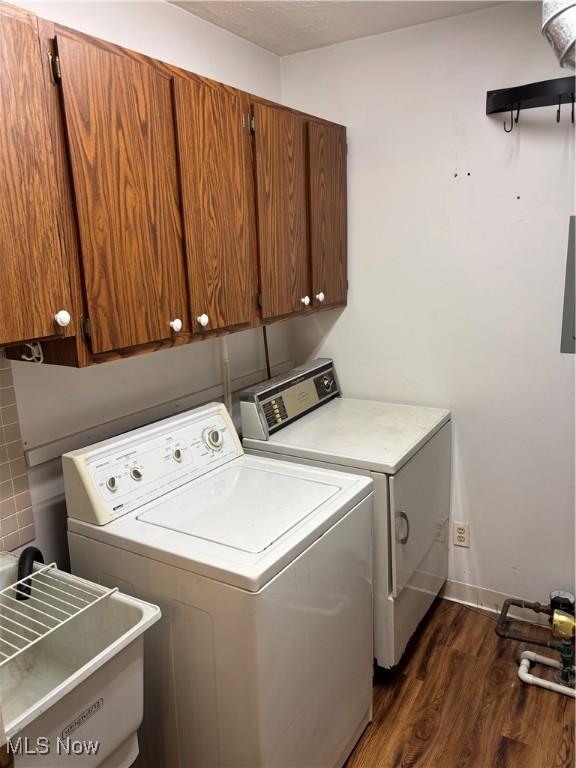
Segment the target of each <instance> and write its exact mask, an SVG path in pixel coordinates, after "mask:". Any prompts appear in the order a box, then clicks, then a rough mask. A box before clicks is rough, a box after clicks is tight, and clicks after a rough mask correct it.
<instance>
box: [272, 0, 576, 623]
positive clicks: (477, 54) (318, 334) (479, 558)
mask: <svg viewBox="0 0 576 768" xmlns="http://www.w3.org/2000/svg"><path fill="white" fill-rule="evenodd" d="M541 26H542V19H541V7H540V5H539V4H538V3H531V2H527V3H522V2H519V3H508V4H504V5H497V6H495V7H491V8H484V9H482V10H478V11H474V12H472V13H467V14H464V15H462V16H454V17H452V18H449V19H442V20H438V21H433V22H431V23H427V24H420V25H419V26H413V27H410V28H406V29H401V30H395V31H392V32H389V33H386V34H382V35H377V34H376V35H372V36H371V37H367V38H364V39H360V40H352V41H349V42H344V43H340V44H337V45H332V46H328V47H325V48H320V49H317V50H313V51H306V52H303V53H297V54H294V55H289V56H284V57H283V58H282V60H281V62H282V93H283V98H284V101H285V102H286V103H287V104H290V105H291V106H294V107H296V108H299V109H303V110H307V109H312V108H314V109H316V110H318V111H319V112H320V114H322V115H323V116H324V117H326V118H329V119H332V120H336V121H339V122H344V123H346V124H347V125H349V126H351V127H352V128H351V130H350V132H349V137H348V173H349V190H350V196H349V201H348V210H349V249H350V267H349V282H350V297H349V301H348V306H347V308H346V311H343V312H342V311H334V312H332V313H328V314H327V315H322V316H314V317H310V318H302V319H300V320H297V321H296V322H294V323H292V324H291V334H292V344H293V350H294V351H293V357H294V358H295V359H296V360H297V361H298V362H303V361H304V360H307V359H313V358H314V357H316V356H321V357H332V358H334V359H335V360H336V361H337V362H338V371H339V375H340V379H341V382H342V386H343V387H345V388H346V391H347V392H348V393H350V394H351V395H354V396H356V397H364V398H373V399H378V400H388V401H390V402H408V403H415V404H416V403H417V404H427V405H433V406H434V405H438V406H448V407H450V408H451V410H452V413H453V416H454V443H453V488H452V518H453V519H454V520H456V521H464V522H467V523H468V524H469V527H470V528H469V529H470V539H469V547H468V548H464V547H452V548H451V564H450V572H449V581H448V584H447V587H446V594H447V595H452V596H453V597H455V598H456V599H458V600H464V601H465V602H468V603H472V604H475V605H484V606H486V607H489V608H492V609H494V608H496V606H497V605H499V604H500V603H501V600H502V599H503V598H504V597H505V596H506V595H515V596H518V597H522V598H525V599H532V600H534V599H541V600H543V599H545V598H546V596H547V594H548V592H549V591H550V590H551V589H553V588H554V587H555V586H556V585H558V584H567V585H569V586H570V587H573V586H574V581H573V580H574V546H573V542H574V516H573V500H574V360H573V356H571V355H569V354H561V351H560V345H561V328H562V301H563V294H564V279H565V270H566V258H567V255H566V254H567V250H568V230H569V227H568V224H569V216H570V214H571V213H572V212H573V208H574V142H573V130H572V124H571V122H570V105H569V104H568V105H567V106H565V107H562V114H561V121H560V123H557V122H556V120H555V114H554V110H553V109H550V110H527V111H520V116H519V120H518V124H517V125H515V128H514V132H512V133H510V134H506V133H505V132H504V130H503V125H502V124H503V122H506V121H505V119H504V118H506V117H507V115H506V113H504V114H497V115H490V116H486V115H485V114H484V106H485V104H484V102H485V100H486V92H487V91H489V90H491V89H493V88H504V87H505V86H507V85H513V84H516V83H521V82H530V81H531V80H538V81H541V80H544V79H545V78H546V77H549V78H556V77H560V76H561V75H562V70H561V69H560V68H559V66H558V63H557V62H556V60H555V58H554V54H553V52H552V51H551V49H550V47H549V46H548V44H547V42H546V40H545V39H544V38H543V37H542V35H541V33H540V29H541ZM508 122H509V120H508Z"/></svg>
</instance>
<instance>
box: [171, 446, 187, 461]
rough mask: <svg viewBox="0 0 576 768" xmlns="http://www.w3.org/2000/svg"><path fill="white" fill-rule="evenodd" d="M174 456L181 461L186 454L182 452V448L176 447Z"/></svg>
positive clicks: (173, 452) (175, 459)
mask: <svg viewBox="0 0 576 768" xmlns="http://www.w3.org/2000/svg"><path fill="white" fill-rule="evenodd" d="M172 458H173V459H174V461H177V462H181V461H182V459H183V458H184V454H183V453H182V448H174V450H173V451H172Z"/></svg>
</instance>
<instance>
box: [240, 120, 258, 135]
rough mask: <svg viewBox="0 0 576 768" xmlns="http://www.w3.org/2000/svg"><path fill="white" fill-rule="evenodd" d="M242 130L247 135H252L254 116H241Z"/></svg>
mask: <svg viewBox="0 0 576 768" xmlns="http://www.w3.org/2000/svg"><path fill="white" fill-rule="evenodd" d="M242 128H244V130H245V131H246V133H247V134H248V135H250V134H251V133H254V131H255V129H256V123H255V121H254V115H242Z"/></svg>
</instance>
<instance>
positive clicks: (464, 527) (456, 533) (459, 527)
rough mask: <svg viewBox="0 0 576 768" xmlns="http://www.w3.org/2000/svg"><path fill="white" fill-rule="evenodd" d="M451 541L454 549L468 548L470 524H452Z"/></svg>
mask: <svg viewBox="0 0 576 768" xmlns="http://www.w3.org/2000/svg"><path fill="white" fill-rule="evenodd" d="M452 540H453V541H454V546H455V547H469V546H470V523H459V522H456V521H454V522H453V523H452Z"/></svg>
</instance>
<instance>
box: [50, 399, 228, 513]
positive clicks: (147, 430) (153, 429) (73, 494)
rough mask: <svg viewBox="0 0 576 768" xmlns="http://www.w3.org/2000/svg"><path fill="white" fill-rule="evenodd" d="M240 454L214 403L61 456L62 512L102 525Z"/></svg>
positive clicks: (222, 411) (225, 414)
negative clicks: (65, 505) (64, 497)
mask: <svg viewBox="0 0 576 768" xmlns="http://www.w3.org/2000/svg"><path fill="white" fill-rule="evenodd" d="M242 453H243V450H242V446H241V444H240V441H239V439H238V435H237V433H236V430H235V429H234V425H233V424H232V420H231V419H230V416H229V414H228V412H227V411H226V408H225V407H224V406H223V405H221V404H219V403H215V404H211V405H209V406H205V407H203V408H198V409H195V410H193V411H188V412H187V413H183V414H179V415H178V416H172V417H171V418H168V419H164V420H163V421H160V422H157V423H155V424H150V425H148V426H145V427H141V428H140V429H136V430H134V431H132V432H127V433H126V434H123V435H119V436H118V437H114V438H111V439H110V440H105V441H103V442H101V443H97V444H95V445H92V446H89V447H87V448H83V449H81V450H79V451H73V452H72V453H67V454H64V456H63V457H62V464H63V469H64V484H65V489H66V504H67V507H68V515H69V516H70V517H74V518H76V519H78V520H86V521H88V522H91V523H95V524H96V525H105V524H106V523H108V522H110V521H111V520H114V519H115V518H116V517H119V516H120V515H124V514H126V513H127V512H131V511H132V510H134V509H138V508H139V507H141V506H142V505H143V504H147V503H148V502H151V501H154V500H156V499H158V498H160V497H161V496H163V495H165V494H166V493H169V492H170V491H173V490H174V489H176V488H179V487H180V486H182V485H185V484H186V483H189V482H192V481H193V480H195V479H196V478H198V477H200V476H202V475H204V474H206V472H209V471H211V470H213V469H216V468H217V467H219V466H221V465H223V464H227V463H228V462H229V461H232V460H233V459H235V458H237V457H238V456H241V455H242Z"/></svg>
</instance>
